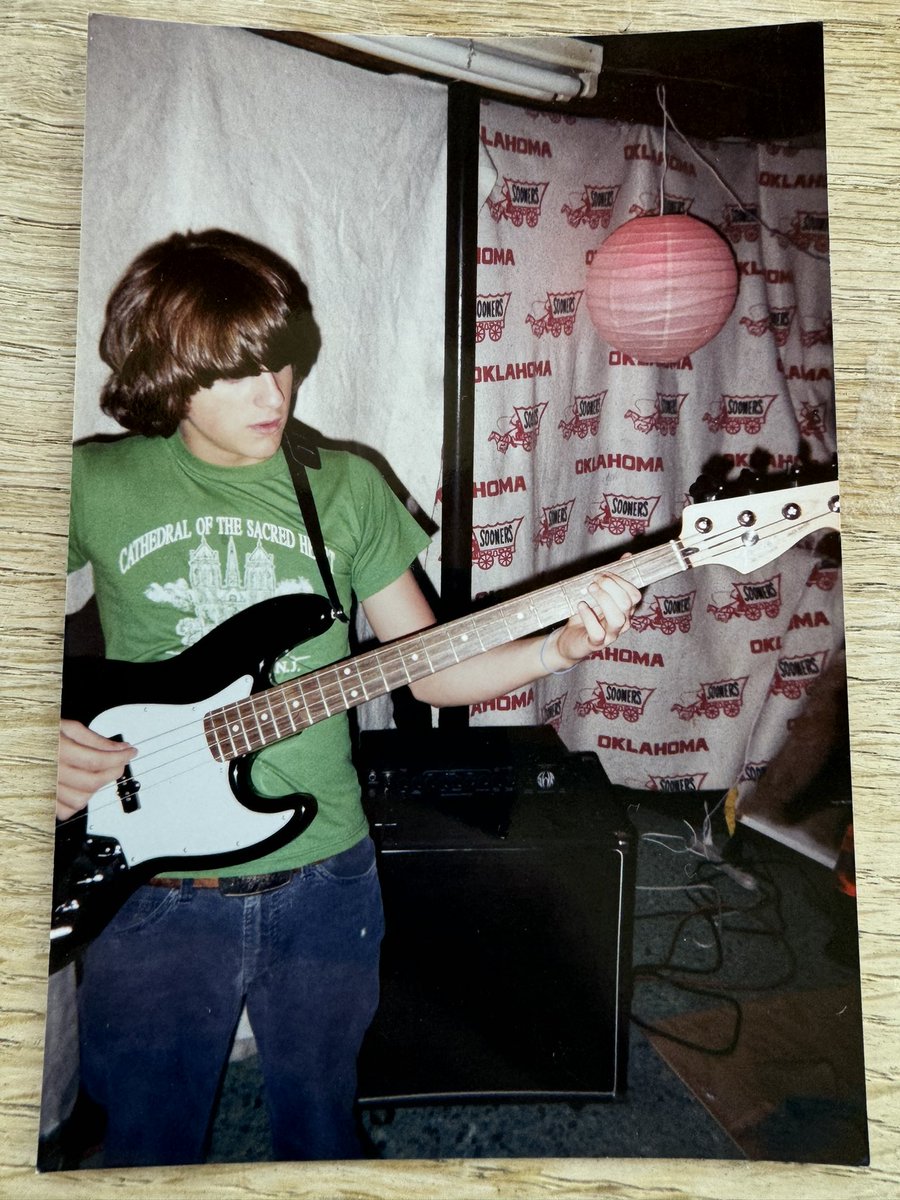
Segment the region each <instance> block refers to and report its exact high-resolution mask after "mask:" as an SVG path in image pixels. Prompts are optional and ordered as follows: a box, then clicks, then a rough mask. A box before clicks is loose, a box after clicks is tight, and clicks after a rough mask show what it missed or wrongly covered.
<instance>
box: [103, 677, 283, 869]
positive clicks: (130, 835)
mask: <svg viewBox="0 0 900 1200" xmlns="http://www.w3.org/2000/svg"><path fill="white" fill-rule="evenodd" d="M251 688H252V679H251V677H250V676H249V675H245V676H242V677H241V678H240V679H237V680H235V681H234V682H233V683H231V684H229V686H228V687H227V688H224V689H223V690H222V691H221V692H219V694H218V695H216V696H210V697H209V698H208V699H206V700H201V701H199V702H198V703H196V704H123V705H120V706H118V707H116V708H109V709H106V711H104V712H102V713H100V714H99V715H98V716H97V717H95V718H94V720H93V721H92V722H91V726H90V727H91V729H93V730H95V731H96V732H97V733H100V734H103V735H104V736H105V737H114V736H121V737H122V738H124V740H125V741H126V742H130V743H131V744H132V745H134V746H137V747H138V750H139V753H138V754H137V755H136V756H135V758H133V759H132V761H131V764H130V765H131V770H132V774H133V775H134V778H135V779H136V780H137V782H138V783H140V791H139V792H138V793H137V795H138V801H139V807H138V808H137V809H136V810H135V811H134V812H126V811H125V810H124V808H123V805H122V801H121V799H120V798H119V794H118V791H117V789H116V785H115V784H110V785H109V786H107V787H104V788H101V789H100V790H99V791H98V792H95V793H94V796H93V797H92V798H91V802H90V804H89V806H88V817H87V832H88V834H91V835H94V836H100V837H108V838H115V840H116V841H117V842H118V843H119V844H120V846H121V847H122V851H123V853H124V855H125V859H126V861H127V863H128V866H129V867H134V866H137V865H138V864H139V863H144V862H149V861H151V860H153V859H158V858H179V857H185V858H189V857H194V856H205V855H210V856H214V855H220V854H226V853H229V852H234V851H236V850H241V849H243V848H245V847H247V848H252V847H253V846H255V845H257V844H258V843H260V842H262V841H264V840H265V839H266V838H267V837H270V836H272V835H273V834H275V833H278V832H279V830H281V829H283V828H284V826H285V825H286V824H287V823H288V821H290V819H291V817H292V816H293V815H294V811H295V810H294V809H293V808H290V809H286V810H284V811H282V812H255V811H254V810H253V809H250V808H247V807H246V806H245V805H243V804H241V803H240V801H239V800H238V799H237V798H236V797H235V795H234V793H233V792H232V790H231V786H230V784H229V782H228V769H229V768H228V763H218V762H216V760H215V759H214V758H213V756H212V754H211V752H210V749H209V746H208V745H207V742H206V737H205V736H204V733H203V717H204V715H205V714H206V713H207V712H208V711H209V710H210V709H212V708H218V707H219V706H220V705H224V704H231V703H233V702H235V701H236V700H242V699H244V698H245V697H246V696H248V695H249V694H250V691H251Z"/></svg>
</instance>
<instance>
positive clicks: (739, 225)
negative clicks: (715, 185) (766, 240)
mask: <svg viewBox="0 0 900 1200" xmlns="http://www.w3.org/2000/svg"><path fill="white" fill-rule="evenodd" d="M722 217H723V221H722V232H723V233H724V234H725V236H726V237H727V238H728V240H729V241H730V242H733V243H734V244H735V245H737V244H738V242H742V241H746V242H758V241H759V228H760V223H759V205H758V204H755V203H754V204H726V205H725V207H724V208H723V209H722Z"/></svg>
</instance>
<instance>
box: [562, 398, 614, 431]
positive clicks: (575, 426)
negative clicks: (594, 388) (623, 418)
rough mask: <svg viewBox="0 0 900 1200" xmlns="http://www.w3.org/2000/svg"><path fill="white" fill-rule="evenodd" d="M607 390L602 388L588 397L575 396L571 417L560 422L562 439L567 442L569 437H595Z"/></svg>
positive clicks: (598, 428)
mask: <svg viewBox="0 0 900 1200" xmlns="http://www.w3.org/2000/svg"><path fill="white" fill-rule="evenodd" d="M608 390H609V389H608V388H604V389H603V391H602V392H594V393H593V395H590V396H576V397H575V399H574V400H573V401H572V409H571V412H572V415H571V417H569V419H568V420H567V421H560V423H559V428H560V429H561V430H562V435H563V438H564V439H565V440H566V441H568V440H569V438H570V437H580V438H582V439H583V438H586V437H588V436H590V437H596V436H597V434H598V432H599V430H600V415H601V413H602V412H603V401H604V400H605V399H606V393H607V391H608Z"/></svg>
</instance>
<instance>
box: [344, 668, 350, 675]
mask: <svg viewBox="0 0 900 1200" xmlns="http://www.w3.org/2000/svg"><path fill="white" fill-rule="evenodd" d="M350 673H351V672H350V668H349V667H344V674H345V675H349V674H350Z"/></svg>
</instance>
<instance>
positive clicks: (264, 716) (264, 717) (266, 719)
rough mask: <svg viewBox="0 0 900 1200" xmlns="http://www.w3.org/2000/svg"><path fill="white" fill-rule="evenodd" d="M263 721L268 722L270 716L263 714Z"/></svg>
mask: <svg viewBox="0 0 900 1200" xmlns="http://www.w3.org/2000/svg"><path fill="white" fill-rule="evenodd" d="M262 719H263V720H264V721H268V719H269V714H268V713H263V714H262Z"/></svg>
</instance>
